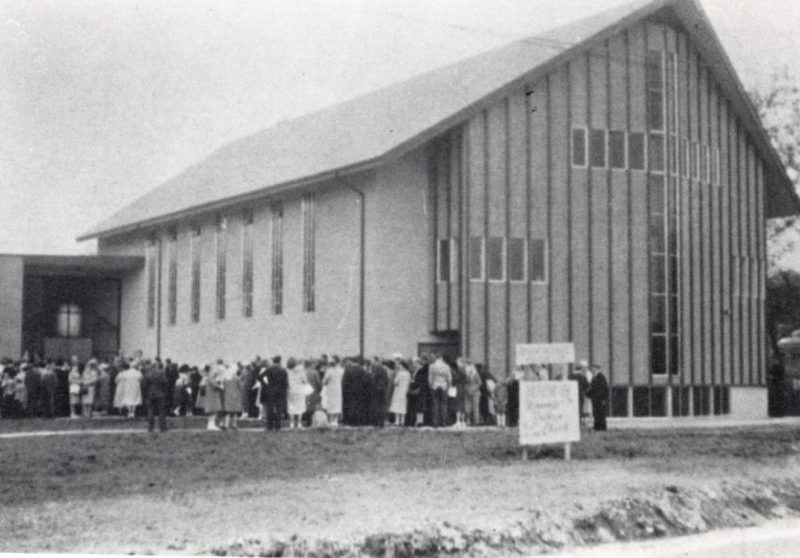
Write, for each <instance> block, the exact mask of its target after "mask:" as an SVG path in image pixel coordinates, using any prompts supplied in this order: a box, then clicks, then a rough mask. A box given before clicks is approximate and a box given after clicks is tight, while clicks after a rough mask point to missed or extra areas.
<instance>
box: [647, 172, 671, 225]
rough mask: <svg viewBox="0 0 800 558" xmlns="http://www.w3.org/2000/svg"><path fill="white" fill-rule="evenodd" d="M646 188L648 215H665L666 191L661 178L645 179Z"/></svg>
mask: <svg viewBox="0 0 800 558" xmlns="http://www.w3.org/2000/svg"><path fill="white" fill-rule="evenodd" d="M647 188H648V190H649V191H650V213H658V214H660V215H664V214H665V213H666V211H665V209H666V202H667V198H666V191H665V190H666V189H665V188H664V177H663V176H650V177H648V179H647Z"/></svg>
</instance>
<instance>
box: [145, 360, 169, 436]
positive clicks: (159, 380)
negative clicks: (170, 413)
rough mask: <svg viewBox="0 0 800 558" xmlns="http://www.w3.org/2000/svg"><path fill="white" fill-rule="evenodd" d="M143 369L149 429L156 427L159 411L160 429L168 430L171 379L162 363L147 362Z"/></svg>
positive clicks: (151, 430) (162, 430)
mask: <svg viewBox="0 0 800 558" xmlns="http://www.w3.org/2000/svg"><path fill="white" fill-rule="evenodd" d="M143 368H144V370H143V371H142V399H143V400H144V405H145V408H146V409H147V429H148V430H149V431H150V432H153V430H154V429H155V414H156V413H158V429H159V430H160V431H161V432H165V431H166V430H167V394H168V392H169V380H168V379H167V374H166V371H165V370H164V368H163V367H162V366H161V364H160V363H159V362H158V361H157V362H152V363H150V362H145V363H144V366H143Z"/></svg>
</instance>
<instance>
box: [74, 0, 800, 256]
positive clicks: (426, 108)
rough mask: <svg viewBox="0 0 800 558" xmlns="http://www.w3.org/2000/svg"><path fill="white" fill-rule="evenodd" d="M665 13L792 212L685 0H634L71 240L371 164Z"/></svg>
mask: <svg viewBox="0 0 800 558" xmlns="http://www.w3.org/2000/svg"><path fill="white" fill-rule="evenodd" d="M659 12H663V13H664V15H666V16H668V17H670V18H671V19H672V18H674V19H677V21H678V22H679V23H681V24H682V26H683V27H684V28H685V30H686V32H687V33H688V34H689V35H690V36H691V38H692V40H693V41H694V42H695V44H696V45H698V48H700V49H701V50H702V52H703V53H704V57H705V59H706V60H707V61H708V63H709V64H710V70H711V72H712V73H713V74H714V76H715V78H716V79H717V81H718V82H719V84H720V86H721V87H722V88H723V90H724V91H725V93H726V95H727V97H728V99H729V100H730V102H731V105H732V107H733V108H734V109H735V110H736V112H737V113H738V115H739V116H740V118H741V119H742V122H743V124H744V126H745V128H746V129H747V130H748V131H749V132H750V134H751V135H752V137H753V138H754V141H755V143H756V146H757V148H758V149H759V151H760V152H761V153H762V155H763V156H764V158H765V159H766V160H767V161H768V164H769V166H770V169H769V171H770V172H769V174H770V175H771V177H772V180H770V181H768V184H767V188H766V191H765V197H766V199H765V209H766V214H767V216H768V217H780V216H787V215H793V214H798V213H800V200H798V198H797V195H796V194H795V192H794V188H793V185H792V183H791V180H790V179H789V177H788V176H787V175H786V171H785V169H784V167H783V165H782V163H781V161H780V158H779V157H778V155H777V153H776V152H775V150H774V149H773V147H772V146H771V144H770V141H769V138H768V137H767V135H766V132H765V131H764V129H763V126H762V124H761V121H760V120H759V118H758V115H757V113H756V110H755V108H754V107H753V105H752V103H751V102H750V99H749V97H748V95H747V93H746V92H745V90H744V87H743V86H742V84H741V82H740V81H739V79H738V77H737V75H736V72H735V71H734V69H733V66H732V64H731V62H730V60H729V59H728V57H727V55H726V54H725V52H724V50H723V48H722V45H721V44H720V42H719V39H718V37H717V35H716V33H715V32H714V30H713V28H712V26H711V23H710V22H709V20H708V18H707V17H706V15H705V13H704V12H703V10H702V8H701V7H700V6H699V4H698V3H697V0H640V1H638V2H634V3H631V4H626V5H624V6H621V7H617V8H614V9H611V10H608V11H605V12H603V13H600V14H598V15H595V16H592V17H589V18H586V19H583V20H580V21H578V22H575V23H572V24H569V25H566V26H563V27H559V28H557V29H554V30H551V31H548V32H545V33H542V34H540V35H537V36H535V37H531V38H529V39H523V40H520V41H516V42H513V43H511V44H509V45H506V46H504V47H501V48H498V49H495V50H492V51H489V52H486V53H483V54H479V55H477V56H474V57H472V58H469V59H466V60H463V61H460V62H457V63H455V64H452V65H450V66H446V67H444V68H439V69H437V70H434V71H431V72H428V73H425V74H421V75H418V76H415V77H413V78H411V79H408V80H406V81H402V82H399V83H395V84H392V85H389V86H387V87H384V88H381V89H378V90H376V91H373V92H370V93H367V94H364V95H361V96H358V97H355V98H353V99H350V100H348V101H345V102H343V103H340V104H338V105H335V106H332V107H328V108H326V109H323V110H320V111H318V112H315V113H311V114H308V115H305V116H301V117H299V118H296V119H294V120H291V121H287V122H283V123H279V124H277V125H276V126H273V127H271V128H268V129H266V130H263V131H261V132H258V133H255V134H252V135H249V136H246V137H244V138H241V139H238V140H236V141H233V142H231V143H229V144H227V145H224V146H223V147H221V148H220V149H218V150H217V151H216V152H214V153H212V154H211V155H210V156H208V157H207V158H205V159H203V160H201V161H199V162H198V163H197V164H195V165H193V166H191V167H189V168H188V169H186V170H185V171H184V172H182V173H181V174H179V175H177V176H176V177H174V178H172V179H171V180H169V181H167V182H166V183H164V184H162V185H161V186H158V187H156V188H155V189H153V190H151V191H150V192H149V193H147V194H145V195H144V196H142V197H140V198H139V199H137V200H136V201H134V202H133V203H131V204H130V205H128V206H126V207H124V208H123V209H121V210H120V211H118V212H117V213H115V214H114V215H112V216H111V217H109V218H108V219H106V220H105V221H103V222H101V223H100V224H98V225H97V226H96V227H94V228H93V229H91V230H89V231H87V232H86V233H84V234H83V235H81V236H80V237H79V238H78V240H86V239H90V238H99V237H109V236H114V235H117V234H122V233H126V232H130V231H133V230H136V229H140V228H146V227H150V226H155V225H159V224H161V223H165V222H168V221H171V220H174V219H176V218H180V217H184V216H187V215H192V214H197V213H201V212H206V211H213V210H217V209H220V208H222V207H225V206H229V205H232V204H237V203H246V202H248V201H250V200H252V199H255V198H259V197H262V196H264V195H268V194H276V193H279V192H283V191H286V190H288V189H292V188H296V187H300V186H304V185H308V184H312V183H314V182H318V181H322V180H325V179H329V178H332V177H337V176H342V175H346V174H351V173H354V172H358V171H361V170H366V169H369V168H373V167H375V166H377V165H380V164H383V163H385V162H387V161H390V160H392V159H394V158H396V157H398V156H400V155H402V154H403V153H406V152H408V151H410V150H411V149H414V148H415V147H418V146H419V145H421V144H423V143H424V142H426V141H428V140H430V139H431V138H433V137H435V136H436V135H438V134H440V133H442V132H443V131H445V130H447V129H450V128H452V127H454V126H456V125H458V124H459V123H460V122H463V121H465V120H467V119H468V118H470V117H471V116H472V115H474V114H476V113H477V112H479V111H480V110H482V109H483V108H484V107H486V106H487V105H488V104H490V103H492V102H493V101H494V100H495V99H497V98H499V97H501V96H503V95H504V94H507V93H508V92H509V91H510V90H511V89H513V88H517V87H520V86H522V85H524V84H526V83H529V82H532V81H535V80H536V79H539V78H541V77H543V76H544V75H546V74H547V73H548V72H550V71H551V70H553V69H554V68H555V67H557V66H559V65H561V64H563V63H565V62H566V61H568V60H569V59H571V58H573V57H575V56H576V55H578V54H580V53H583V52H585V51H586V50H588V49H589V48H592V47H593V46H595V45H596V44H598V43H600V42H602V41H604V40H605V39H606V38H608V37H610V36H612V35H614V34H615V33H618V32H620V31H622V30H623V29H625V28H627V27H630V26H631V25H632V24H634V23H636V22H637V21H639V20H641V19H643V18H646V17H649V16H653V15H655V14H657V13H659Z"/></svg>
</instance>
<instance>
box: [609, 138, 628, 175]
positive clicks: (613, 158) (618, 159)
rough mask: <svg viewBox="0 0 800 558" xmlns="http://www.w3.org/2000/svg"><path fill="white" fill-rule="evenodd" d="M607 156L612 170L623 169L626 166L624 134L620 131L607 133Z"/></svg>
mask: <svg viewBox="0 0 800 558" xmlns="http://www.w3.org/2000/svg"><path fill="white" fill-rule="evenodd" d="M608 155H609V163H610V166H611V168H612V169H624V168H626V167H627V166H628V165H627V161H626V160H625V155H626V153H625V132H622V131H620V130H611V131H610V132H608Z"/></svg>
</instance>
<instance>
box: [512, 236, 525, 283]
mask: <svg viewBox="0 0 800 558" xmlns="http://www.w3.org/2000/svg"><path fill="white" fill-rule="evenodd" d="M508 279H509V280H510V281H525V239H524V238H514V237H512V238H509V239H508Z"/></svg>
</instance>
